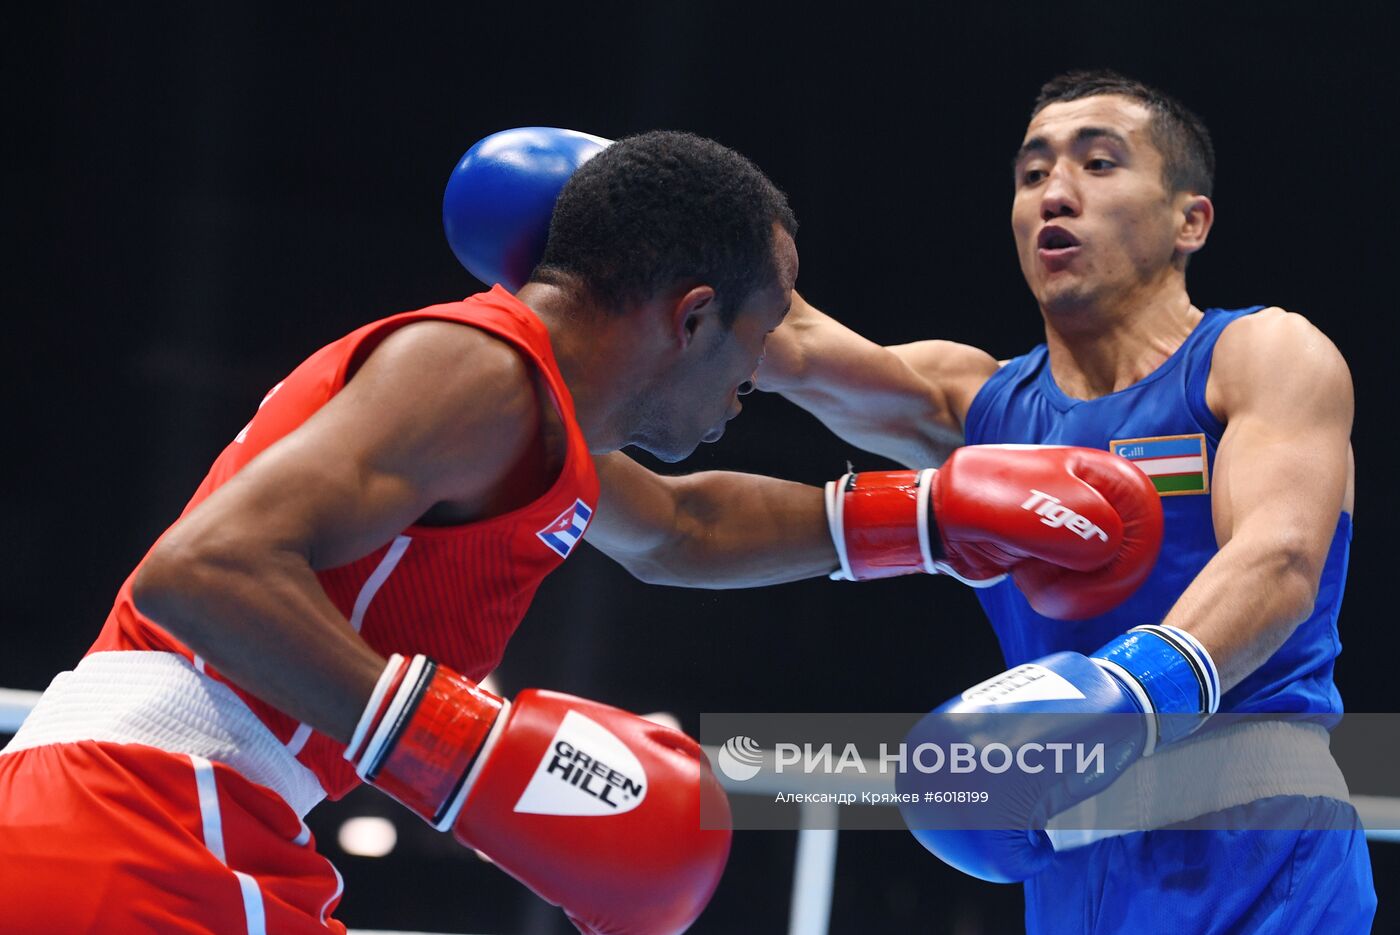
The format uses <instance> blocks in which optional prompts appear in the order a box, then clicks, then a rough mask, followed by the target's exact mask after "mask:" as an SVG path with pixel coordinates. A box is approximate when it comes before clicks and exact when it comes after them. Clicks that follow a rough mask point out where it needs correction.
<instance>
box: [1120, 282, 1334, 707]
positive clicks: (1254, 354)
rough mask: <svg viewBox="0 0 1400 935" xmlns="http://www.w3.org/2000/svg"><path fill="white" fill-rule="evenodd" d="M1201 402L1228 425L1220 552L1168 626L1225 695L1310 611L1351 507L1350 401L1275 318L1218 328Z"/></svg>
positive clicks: (1317, 339)
mask: <svg viewBox="0 0 1400 935" xmlns="http://www.w3.org/2000/svg"><path fill="white" fill-rule="evenodd" d="M1206 400H1207V403H1208V404H1209V405H1210V407H1211V409H1212V410H1213V411H1214V412H1215V413H1216V414H1217V415H1219V416H1221V418H1222V421H1224V422H1225V423H1226V427H1225V433H1224V435H1223V436H1222V437H1221V440H1220V446H1219V448H1218V450H1217V451H1216V456H1215V470H1214V472H1213V476H1212V481H1211V505H1212V510H1213V513H1214V520H1215V534H1216V539H1217V541H1218V542H1219V544H1220V551H1219V552H1218V553H1216V555H1215V556H1214V557H1213V558H1212V559H1211V560H1210V561H1209V562H1208V563H1207V564H1206V566H1205V568H1203V569H1202V570H1201V572H1200V574H1198V575H1197V576H1196V578H1195V580H1194V581H1193V582H1192V583H1191V585H1190V586H1189V587H1188V588H1187V589H1186V591H1185V592H1184V593H1183V594H1182V596H1181V597H1180V599H1178V601H1177V602H1176V604H1175V606H1173V608H1172V610H1171V612H1170V613H1169V614H1168V615H1167V617H1166V619H1165V620H1164V621H1163V622H1164V623H1168V624H1172V625H1174V626H1178V627H1180V628H1181V629H1183V630H1186V631H1187V632H1190V633H1192V634H1194V635H1195V636H1196V637H1197V638H1198V639H1199V640H1200V641H1201V642H1202V643H1203V644H1204V645H1205V647H1206V648H1207V649H1208V650H1209V651H1210V653H1211V655H1212V656H1213V657H1214V658H1215V660H1216V663H1217V665H1218V666H1219V669H1220V680H1221V687H1222V689H1223V690H1228V689H1229V688H1230V687H1231V686H1233V685H1236V684H1238V683H1239V682H1240V681H1241V680H1242V679H1243V678H1244V677H1245V676H1247V675H1248V674H1249V673H1251V672H1253V671H1254V670H1255V669H1257V668H1258V667H1259V666H1260V665H1261V664H1262V663H1263V662H1264V661H1265V660H1266V659H1268V658H1269V656H1270V655H1272V654H1273V652H1274V651H1275V650H1276V649H1278V647H1279V646H1280V645H1281V644H1282V643H1283V641H1284V640H1286V639H1287V638H1288V636H1289V635H1290V634H1291V633H1292V632H1293V628H1294V627H1295V626H1297V625H1298V624H1299V623H1300V622H1301V621H1303V620H1304V619H1306V618H1307V616H1308V615H1309V614H1310V613H1312V609H1313V603H1314V601H1315V600H1316V598H1317V588H1318V582H1319V579H1320V577H1321V574H1322V568H1323V565H1324V563H1325V561H1326V559H1327V552H1328V548H1329V547H1330V545H1331V542H1332V536H1333V534H1334V533H1335V531H1336V527H1337V517H1338V514H1339V512H1340V511H1341V510H1343V509H1347V510H1350V508H1351V483H1352V482H1351V475H1352V469H1351V447H1350V441H1349V439H1350V435H1351V421H1352V412H1353V408H1354V403H1353V396H1352V385H1351V375H1350V373H1349V371H1348V370H1347V365H1346V361H1344V360H1343V359H1342V356H1341V354H1340V353H1338V351H1337V349H1336V347H1335V346H1333V344H1332V342H1331V341H1329V340H1328V339H1327V338H1326V336H1325V335H1323V334H1322V333H1321V332H1320V331H1318V330H1317V329H1316V328H1314V327H1313V326H1312V325H1311V324H1309V323H1308V322H1307V320H1306V319H1304V318H1303V317H1301V316H1299V315H1291V314H1288V313H1286V312H1283V311H1282V310H1280V309H1269V310H1266V311H1262V312H1258V313H1256V314H1254V315H1250V316H1247V317H1245V318H1242V319H1240V320H1239V321H1237V322H1234V323H1233V324H1231V325H1230V326H1229V327H1228V328H1227V329H1226V330H1225V332H1224V334H1222V335H1221V337H1220V341H1219V343H1218V344H1217V345H1216V349H1215V356H1214V361H1213V364H1212V367H1211V377H1210V381H1209V383H1208V385H1207V393H1206ZM1144 622H1152V621H1144Z"/></svg>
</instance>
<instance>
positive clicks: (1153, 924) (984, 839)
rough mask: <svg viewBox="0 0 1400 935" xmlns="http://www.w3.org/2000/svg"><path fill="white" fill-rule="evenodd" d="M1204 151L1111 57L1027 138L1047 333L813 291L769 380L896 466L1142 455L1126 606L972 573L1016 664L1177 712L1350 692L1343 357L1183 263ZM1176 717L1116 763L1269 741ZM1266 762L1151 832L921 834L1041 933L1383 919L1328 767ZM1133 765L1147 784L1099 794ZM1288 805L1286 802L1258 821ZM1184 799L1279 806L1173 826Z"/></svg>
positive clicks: (1034, 284)
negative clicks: (1009, 347)
mask: <svg viewBox="0 0 1400 935" xmlns="http://www.w3.org/2000/svg"><path fill="white" fill-rule="evenodd" d="M1213 171H1214V152H1213V149H1212V147H1211V143H1210V138H1209V134H1208V133H1207V131H1206V128H1205V127H1204V125H1203V124H1202V123H1201V121H1200V120H1199V119H1198V118H1197V117H1196V116H1195V115H1193V114H1192V113H1191V112H1190V111H1188V110H1187V109H1186V108H1185V107H1183V106H1182V105H1181V104H1180V103H1179V102H1177V101H1175V100H1174V99H1172V98H1171V97H1169V96H1167V95H1166V94H1163V93H1161V92H1160V91H1157V90H1155V89H1153V88H1149V87H1147V86H1145V85H1143V84H1141V83H1139V82H1136V81H1132V80H1129V79H1126V78H1124V77H1122V76H1119V75H1116V74H1112V73H1107V72H1094V73H1084V72H1081V73H1073V74H1068V75H1064V76H1060V77H1058V78H1055V79H1053V80H1052V81H1050V82H1048V83H1047V84H1046V85H1045V86H1044V87H1043V88H1042V89H1041V94H1040V97H1039V99H1038V100H1037V102H1036V104H1035V107H1034V110H1033V113H1032V116H1031V120H1030V124H1029V126H1028V127H1027V130H1026V134H1025V137H1024V141H1023V143H1022V145H1021V147H1020V149H1019V150H1018V152H1017V153H1016V157H1015V190H1014V191H1015V193H1014V197H1013V201H1012V211H1011V221H1012V230H1013V233H1014V235H1015V240H1016V245H1017V251H1018V255H1019V259H1020V265H1021V271H1022V273H1023V275H1024V276H1025V279H1026V282H1027V284H1028V285H1029V287H1030V289H1031V292H1032V293H1033V294H1034V296H1035V298H1036V300H1037V302H1038V304H1039V306H1040V310H1041V315H1042V318H1043V320H1044V326H1045V343H1044V344H1042V345H1040V346H1038V347H1036V348H1035V349H1034V350H1032V351H1030V352H1029V353H1028V354H1025V355H1023V356H1021V357H1017V358H1015V359H1013V360H1010V361H1004V362H1000V363H999V362H998V361H996V360H994V359H993V358H992V357H990V356H989V355H987V354H986V353H984V352H982V351H980V350H977V349H974V348H970V347H966V346H962V345H957V344H952V343H949V342H944V341H921V342H917V343H913V344H906V345H901V346H897V347H880V346H877V345H875V344H873V343H871V342H869V341H867V340H865V339H864V338H862V337H860V336H859V335H857V334H856V333H855V332H853V331H851V330H849V329H847V328H845V327H844V326H842V325H841V324H839V323H837V322H836V321H834V320H833V319H831V318H829V317H827V316H825V315H823V314H822V313H820V312H818V311H817V310H816V309H814V308H812V307H811V306H810V305H808V304H807V303H805V302H803V301H801V300H800V299H797V300H795V301H794V305H793V309H792V312H791V313H790V314H789V316H788V319H787V321H786V323H785V324H784V325H783V327H782V328H780V329H779V330H778V331H777V332H776V333H775V334H774V336H773V338H772V339H770V341H769V343H768V347H767V351H766V354H767V356H766V360H765V363H764V365H763V368H762V369H761V370H760V373H759V382H760V387H761V388H763V389H767V390H772V391H777V392H780V393H782V394H783V395H785V396H787V397H788V398H789V399H791V400H793V401H795V402H796V403H798V404H799V405H801V406H803V407H804V408H806V409H808V410H810V411H811V412H813V413H814V414H815V415H817V416H818V417H819V418H820V419H821V420H822V421H823V422H824V423H825V424H826V425H827V426H828V427H830V428H831V429H833V430H834V431H836V432H837V433H838V434H840V435H842V436H843V437H845V438H846V439H848V440H849V441H852V442H854V443H856V444H859V445H860V446H862V447H864V448H866V449H868V450H871V451H874V452H877V453H880V454H884V455H886V456H889V457H892V458H895V459H897V460H899V461H902V462H904V463H906V464H911V465H912V464H924V463H937V462H938V461H939V460H940V459H941V458H943V457H945V456H946V455H947V453H948V452H949V450H951V449H952V448H953V447H955V446H957V445H959V444H963V443H967V444H984V443H1033V444H1054V445H1080V446H1086V447H1091V448H1098V449H1104V450H1108V451H1112V452H1115V453H1117V454H1119V455H1121V456H1123V457H1125V458H1128V459H1129V460H1131V461H1133V462H1134V463H1135V464H1137V465H1138V466H1139V467H1140V468H1142V470H1143V471H1144V472H1145V473H1147V474H1148V475H1149V476H1150V477H1151V478H1152V481H1153V483H1154V485H1155V486H1156V487H1157V489H1158V491H1159V493H1160V494H1161V497H1162V506H1163V510H1164V514H1165V538H1164V543H1163V547H1162V553H1161V557H1160V559H1159V560H1158V563H1157V565H1156V567H1155V569H1154V571H1153V572H1152V574H1151V576H1150V577H1149V578H1148V580H1147V582H1146V583H1145V584H1144V585H1143V587H1142V588H1141V589H1140V590H1139V591H1138V592H1137V593H1136V594H1135V595H1134V596H1133V597H1132V598H1131V599H1129V600H1128V601H1127V602H1126V603H1125V604H1123V605H1121V606H1119V607H1118V608H1117V609H1115V610H1114V611H1112V612H1109V613H1106V614H1102V615H1098V616H1094V617H1091V618H1089V619H1085V620H1079V621H1075V622H1065V621H1053V620H1049V619H1047V618H1045V617H1043V616H1041V615H1039V614H1037V613H1036V612H1035V611H1034V610H1032V608H1031V607H1030V606H1029V605H1028V604H1027V602H1026V600H1025V599H1024V597H1023V596H1022V595H1021V594H1020V593H1019V592H1018V591H1017V590H1016V588H1015V587H1013V586H1012V584H1011V583H1009V582H1003V583H1001V584H998V585H995V586H993V587H988V588H984V589H981V590H979V592H978V596H979V598H980V600H981V602H982V604H983V607H984V608H985V610H986V612H987V615H988V617H989V618H990V619H991V622H992V626H993V627H994V629H995V630H996V633H997V636H998V638H999V640H1000V642H1001V646H1002V650H1003V653H1004V655H1005V658H1006V662H1007V665H1008V666H1009V667H1011V669H1013V670H1015V669H1017V668H1018V667H1024V666H1027V665H1029V666H1033V667H1034V669H1033V670H1032V671H1035V672H1038V673H1041V674H1044V673H1046V672H1049V673H1053V674H1054V675H1056V676H1058V677H1060V678H1062V679H1064V680H1065V681H1067V682H1069V683H1070V685H1071V686H1073V688H1074V690H1075V692H1076V693H1077V694H1078V695H1080V696H1082V698H1083V700H1082V701H1078V702H1076V704H1077V705H1078V707H1077V708H1076V710H1081V711H1088V712H1113V711H1128V712H1133V711H1141V712H1146V713H1149V714H1151V713H1154V712H1156V713H1168V714H1172V713H1175V714H1182V715H1197V716H1199V718H1197V719H1195V720H1192V719H1189V718H1188V719H1176V720H1171V719H1166V720H1164V721H1163V723H1164V724H1177V725H1179V724H1182V723H1183V722H1184V721H1186V722H1189V723H1192V724H1194V723H1198V722H1199V719H1202V718H1205V717H1209V716H1210V715H1211V714H1213V713H1214V712H1216V711H1220V712H1240V713H1244V712H1303V713H1316V714H1320V715H1329V714H1338V713H1340V712H1341V710H1342V703H1341V697H1340V695H1339V694H1338V691H1337V688H1336V685H1335V684H1334V682H1333V678H1332V672H1333V662H1334V660H1335V657H1336V655H1337V653H1338V652H1339V650H1340V641H1339V639H1338V631H1337V615H1338V612H1339V610H1340V607H1341V601H1342V591H1343V588H1344V585H1345V579H1346V568H1347V556H1348V547H1349V543H1350V539H1351V512H1352V504H1353V498H1354V468H1353V460H1352V453H1351V447H1350V441H1349V437H1350V431H1351V422H1352V412H1353V396H1352V385H1351V379H1350V376H1349V373H1348V370H1347V366H1346V363H1345V362H1344V361H1343V359H1342V357H1341V355H1340V354H1339V353H1338V351H1337V349H1336V348H1335V347H1334V346H1333V344H1332V343H1331V342H1330V341H1329V340H1328V339H1327V337H1326V336H1325V335H1323V334H1322V333H1321V332H1320V331H1318V329H1317V328H1315V327H1314V326H1313V325H1311V324H1310V323H1309V322H1308V321H1307V320H1306V319H1305V318H1303V317H1302V316H1300V315H1297V314H1292V313H1289V312H1286V311H1284V310H1283V309H1280V308H1276V307H1264V306H1252V307H1249V308H1243V309H1236V310H1223V309H1207V310H1204V311H1202V310H1201V309H1199V308H1198V307H1197V306H1196V305H1194V304H1193V303H1192V300H1191V297H1190V295H1189V293H1188V291H1187V288H1186V268H1187V262H1188V260H1189V258H1190V256H1191V255H1192V254H1193V253H1195V252H1196V251H1198V250H1200V249H1201V248H1202V247H1204V246H1205V243H1206V238H1207V236H1208V234H1209V233H1210V229H1211V224H1212V222H1213V220H1214V212H1215V209H1214V206H1213V204H1212V202H1211V197H1210V195H1211V185H1212V175H1213ZM1144 624H1146V625H1147V626H1143V625H1144ZM1130 631H1132V632H1130ZM1049 654H1054V655H1049ZM999 679H1000V677H998V679H993V680H992V681H991V682H989V683H984V685H982V686H978V689H979V692H977V693H973V692H965V693H964V694H963V695H962V696H959V698H957V699H955V700H954V702H951V703H950V705H948V706H945V709H947V710H963V711H969V710H970V711H978V710H985V704H984V703H983V702H981V701H979V698H983V697H985V696H986V695H987V694H989V693H990V694H997V691H998V690H999V689H998V686H999V685H1000V686H1003V687H1004V691H1010V692H1014V690H1015V686H1016V685H1017V684H1020V683H1019V682H1018V680H1017V679H1016V678H1015V677H1011V678H1007V679H1001V680H1000V681H999ZM988 686H990V688H991V691H990V692H989V691H987V690H986V689H987V688H988ZM1002 700H1005V697H1004V695H1003V698H1002ZM1147 720H1151V719H1150V718H1149V719H1147ZM1217 723H1218V722H1217ZM1296 727H1297V730H1296V731H1293V732H1292V733H1293V734H1294V735H1295V736H1290V737H1289V738H1287V740H1286V741H1285V743H1288V744H1292V743H1296V744H1297V745H1298V749H1299V750H1300V751H1302V752H1304V753H1309V754H1314V755H1321V756H1323V757H1327V754H1326V752H1325V749H1326V748H1325V741H1326V738H1325V735H1324V736H1322V737H1321V738H1320V740H1319V738H1318V737H1317V736H1316V729H1314V731H1313V732H1309V730H1308V729H1307V728H1305V727H1303V726H1301V725H1296ZM1188 732H1189V731H1188V730H1186V729H1184V728H1181V729H1177V728H1171V729H1168V728H1164V729H1163V730H1162V732H1161V733H1160V735H1158V736H1155V737H1151V738H1147V739H1146V740H1145V742H1144V741H1143V739H1142V738H1139V739H1138V740H1135V741H1134V743H1135V744H1136V749H1135V750H1133V752H1132V755H1130V756H1126V757H1124V758H1123V759H1122V762H1118V763H1111V764H1110V770H1111V773H1113V774H1118V773H1123V772H1128V771H1131V770H1132V769H1134V768H1135V767H1134V765H1133V764H1134V761H1136V762H1137V763H1138V764H1145V763H1147V762H1149V761H1147V760H1141V759H1140V757H1141V755H1142V753H1144V752H1151V753H1152V758H1153V759H1152V761H1153V763H1154V767H1155V768H1158V769H1162V770H1165V771H1166V773H1167V774H1176V775H1180V776H1190V775H1192V773H1191V770H1192V765H1193V764H1200V763H1204V762H1208V761H1210V760H1211V759H1215V760H1219V759H1220V758H1223V757H1233V758H1235V759H1236V761H1238V762H1239V763H1241V764H1243V768H1245V769H1246V770H1248V768H1250V764H1251V763H1254V762H1258V763H1262V762H1264V760H1265V759H1266V756H1267V755H1268V754H1269V753H1270V752H1271V751H1272V752H1275V753H1276V752H1277V749H1276V747H1275V746H1272V745H1275V744H1276V743H1277V738H1276V737H1275V738H1266V737H1263V736H1262V735H1260V734H1259V733H1258V732H1257V731H1252V730H1251V729H1250V726H1249V725H1236V726H1232V727H1230V728H1228V729H1222V730H1216V731H1210V730H1203V731H1200V732H1198V733H1197V734H1196V735H1194V736H1191V737H1189V738H1188V737H1187V736H1185V735H1186V734H1187V733H1188ZM1286 733H1287V732H1286ZM1319 742H1320V743H1321V744H1322V746H1321V748H1320V749H1319V748H1318V746H1317V745H1318V743H1319ZM1144 747H1145V748H1146V749H1145V750H1144V749H1143V748H1144ZM1153 748H1155V751H1154V749H1153ZM1110 759H1112V758H1110ZM1327 762H1328V763H1329V764H1330V762H1331V761H1330V757H1327ZM1261 769H1262V767H1261ZM1323 772H1326V771H1323ZM1267 778H1268V779H1270V780H1271V781H1274V782H1275V784H1274V785H1273V786H1271V787H1270V788H1271V790H1272V791H1274V792H1277V793H1278V795H1277V796H1271V797H1270V798H1269V799H1267V800H1263V801H1261V800H1257V799H1248V798H1246V799H1243V800H1242V799H1241V798H1240V796H1239V792H1238V789H1236V788H1228V789H1226V788H1214V787H1210V788H1197V789H1191V790H1190V792H1191V794H1190V795H1188V796H1185V799H1187V801H1186V802H1185V803H1184V804H1183V802H1181V801H1175V802H1173V803H1170V807H1168V806H1167V805H1166V804H1164V803H1156V802H1149V803H1141V804H1142V806H1143V808H1144V809H1145V810H1146V811H1147V813H1148V814H1149V815H1156V816H1157V817H1158V818H1159V819H1160V824H1149V825H1147V827H1149V828H1158V829H1161V830H1146V831H1134V832H1131V833H1107V834H1105V833H1103V832H1098V833H1078V834H1076V833H1072V832H1066V833H1063V834H1059V835H1056V834H1054V833H1053V832H1052V833H1051V834H1048V835H1047V834H1046V833H1044V832H1035V833H1032V834H1030V835H1027V834H1025V833H1021V834H1009V835H1008V834H1001V835H998V834H995V833H991V832H975V831H974V832H939V831H933V830H916V832H915V833H916V835H917V836H918V837H919V839H920V840H921V841H922V842H923V843H924V844H925V846H927V847H928V848H929V849H930V850H932V851H934V853H936V854H938V855H939V856H940V857H941V858H942V859H944V860H945V861H947V862H948V863H950V864H952V865H953V866H956V867H959V868H960V869H963V870H965V871H966V872H969V873H972V874H974V875H977V876H980V877H983V878H985V879H991V880H1001V881H1012V880H1025V882H1026V925H1027V928H1028V930H1029V931H1031V932H1035V933H1042V932H1043V933H1056V935H1059V933H1067V932H1092V933H1103V932H1127V931H1132V932H1135V933H1150V932H1164V933H1166V932H1169V933H1172V935H1178V933H1185V932H1190V933H1226V932H1250V933H1257V932H1269V933H1275V932H1276V933H1280V935H1282V933H1288V935H1297V933H1303V932H1318V933H1323V932H1326V933H1353V932H1357V933H1359V932H1368V931H1370V923H1371V919H1372V917H1373V915H1374V911H1375V905H1376V896H1375V889H1374V886H1373V883H1372V880H1371V871H1370V864H1369V857H1368V854H1367V850H1366V844H1365V840H1364V837H1363V835H1362V832H1361V830H1360V827H1359V823H1357V822H1356V820H1355V814H1354V812H1353V811H1352V810H1351V807H1350V805H1349V804H1347V803H1345V802H1344V801H1342V799H1343V798H1344V797H1345V785H1344V783H1342V782H1341V781H1340V774H1339V773H1332V774H1328V775H1326V776H1324V775H1322V774H1321V773H1319V774H1314V775H1310V776H1308V777H1306V778H1304V777H1283V778H1282V779H1280V778H1279V777H1278V776H1275V775H1273V774H1270V775H1269V776H1268V777H1267ZM1184 785H1187V786H1190V785H1191V784H1190V783H1185V784H1184ZM1199 785H1206V786H1208V785H1209V784H1199ZM1120 787H1121V788H1129V789H1130V788H1132V786H1131V783H1124V782H1122V780H1121V779H1120V781H1119V783H1118V784H1117V785H1115V786H1112V787H1110V789H1109V791H1110V792H1112V791H1113V790H1115V789H1119V788H1120ZM1035 794H1036V792H1035V790H1031V795H1032V796H1034V795H1035ZM1299 807H1300V808H1301V810H1302V812H1303V820H1301V821H1299V820H1298V809H1299ZM1276 808H1284V809H1290V808H1291V809H1292V812H1291V813H1290V816H1291V817H1290V818H1289V819H1288V820H1287V821H1285V822H1283V823H1282V825H1279V824H1275V825H1272V826H1270V825H1267V824H1264V825H1261V824H1259V822H1260V821H1262V820H1263V818H1264V817H1266V816H1265V815H1264V814H1263V813H1267V812H1268V811H1269V810H1270V809H1276ZM1183 809H1185V810H1184V811H1183ZM1202 816H1205V819H1206V820H1204V821H1203V822H1202V821H1201V819H1202ZM1190 819H1197V826H1198V827H1208V828H1226V827H1241V828H1251V829H1258V828H1260V827H1274V828H1276V829H1277V828H1280V827H1282V828H1285V829H1288V830H1230V831H1225V830H1189V831H1188V830H1176V829H1171V828H1163V826H1165V825H1170V824H1174V823H1177V822H1181V821H1183V820H1190ZM1319 828H1322V829H1329V830H1317V829H1319ZM1299 829H1302V830H1299ZM1338 829H1340V830H1338Z"/></svg>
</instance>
